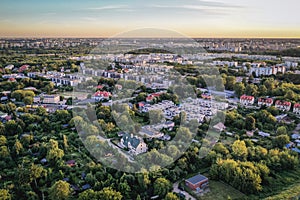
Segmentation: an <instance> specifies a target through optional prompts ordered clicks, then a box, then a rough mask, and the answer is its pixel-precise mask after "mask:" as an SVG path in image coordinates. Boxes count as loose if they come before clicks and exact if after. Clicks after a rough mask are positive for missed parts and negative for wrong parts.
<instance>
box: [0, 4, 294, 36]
mask: <svg viewBox="0 0 300 200" xmlns="http://www.w3.org/2000/svg"><path fill="white" fill-rule="evenodd" d="M299 7H300V3H299V1H298V0H286V1H284V3H283V1H279V0H251V1H250V0H248V1H245V0H216V1H210V0H163V1H162V0H160V1H159V0H152V1H145V0H127V1H125V0H114V1H103V0H85V1H82V0H65V1H63V0H52V1H41V0H39V1H38V0H1V1H0V27H1V31H0V36H84V37H91V36H98V37H103V36H113V35H115V34H118V33H120V32H124V31H128V30H132V29H139V28H145V27H154V28H162V29H171V30H175V31H178V32H181V33H183V34H185V35H188V36H193V37H300V26H299V25H300V14H299V11H298V10H299Z"/></svg>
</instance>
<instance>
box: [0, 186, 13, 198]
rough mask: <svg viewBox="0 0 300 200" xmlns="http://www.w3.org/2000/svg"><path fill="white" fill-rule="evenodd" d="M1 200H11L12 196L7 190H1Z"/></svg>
mask: <svg viewBox="0 0 300 200" xmlns="http://www.w3.org/2000/svg"><path fill="white" fill-rule="evenodd" d="M0 200H11V195H10V194H9V191H8V190H6V189H0Z"/></svg>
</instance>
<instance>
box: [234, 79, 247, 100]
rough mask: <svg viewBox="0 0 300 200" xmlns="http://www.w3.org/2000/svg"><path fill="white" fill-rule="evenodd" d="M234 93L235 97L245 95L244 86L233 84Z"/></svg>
mask: <svg viewBox="0 0 300 200" xmlns="http://www.w3.org/2000/svg"><path fill="white" fill-rule="evenodd" d="M233 89H234V92H235V94H236V95H237V96H239V97H240V96H242V95H243V94H244V93H245V85H244V84H243V83H241V82H239V83H236V84H234V87H233Z"/></svg>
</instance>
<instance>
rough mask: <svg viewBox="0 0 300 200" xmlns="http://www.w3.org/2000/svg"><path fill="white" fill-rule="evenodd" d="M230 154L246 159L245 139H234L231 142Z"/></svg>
mask: <svg viewBox="0 0 300 200" xmlns="http://www.w3.org/2000/svg"><path fill="white" fill-rule="evenodd" d="M231 148H232V154H233V155H234V156H235V157H236V158H238V159H246V157H247V155H248V150H247V147H246V143H245V141H240V140H236V141H235V142H234V143H233V144H232V147H231Z"/></svg>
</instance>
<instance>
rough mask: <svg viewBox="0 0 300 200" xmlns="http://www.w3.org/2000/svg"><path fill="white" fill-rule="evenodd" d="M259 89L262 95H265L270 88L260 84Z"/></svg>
mask: <svg viewBox="0 0 300 200" xmlns="http://www.w3.org/2000/svg"><path fill="white" fill-rule="evenodd" d="M258 91H259V95H260V96H265V95H267V92H268V89H267V87H266V86H265V85H260V86H259V88H258Z"/></svg>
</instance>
